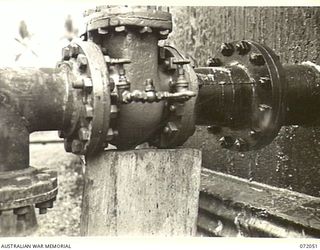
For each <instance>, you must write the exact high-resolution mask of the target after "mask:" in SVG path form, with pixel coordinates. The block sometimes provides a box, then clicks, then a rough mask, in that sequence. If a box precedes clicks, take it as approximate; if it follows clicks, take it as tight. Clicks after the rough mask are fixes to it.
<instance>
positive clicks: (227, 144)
mask: <svg viewBox="0 0 320 250" xmlns="http://www.w3.org/2000/svg"><path fill="white" fill-rule="evenodd" d="M219 142H220V145H221V147H223V148H231V147H232V145H233V144H234V142H235V139H234V138H233V137H231V136H223V137H221V138H220V139H219Z"/></svg>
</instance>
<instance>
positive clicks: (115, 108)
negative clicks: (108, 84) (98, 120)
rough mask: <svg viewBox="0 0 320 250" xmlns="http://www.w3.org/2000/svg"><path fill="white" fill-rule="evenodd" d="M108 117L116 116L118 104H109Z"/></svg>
mask: <svg viewBox="0 0 320 250" xmlns="http://www.w3.org/2000/svg"><path fill="white" fill-rule="evenodd" d="M110 109H111V110H110V118H111V119H113V118H116V117H117V115H118V106H117V105H111V107H110Z"/></svg>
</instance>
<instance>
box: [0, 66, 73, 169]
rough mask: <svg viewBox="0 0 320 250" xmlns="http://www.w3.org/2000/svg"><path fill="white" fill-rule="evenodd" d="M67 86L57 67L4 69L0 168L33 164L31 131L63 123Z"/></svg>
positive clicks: (0, 97) (1, 75)
mask: <svg viewBox="0 0 320 250" xmlns="http://www.w3.org/2000/svg"><path fill="white" fill-rule="evenodd" d="M66 89H67V86H66V82H65V81H64V80H63V78H62V76H61V75H60V74H59V72H57V71H56V70H54V69H29V68H26V69H9V68H5V69H0V114H1V119H0V127H1V130H0V140H1V144H0V171H9V170H17V169H23V168H27V167H29V134H30V133H32V132H34V131H45V130H57V129H60V128H61V127H62V125H63V117H64V112H65V107H66V100H67V91H66Z"/></svg>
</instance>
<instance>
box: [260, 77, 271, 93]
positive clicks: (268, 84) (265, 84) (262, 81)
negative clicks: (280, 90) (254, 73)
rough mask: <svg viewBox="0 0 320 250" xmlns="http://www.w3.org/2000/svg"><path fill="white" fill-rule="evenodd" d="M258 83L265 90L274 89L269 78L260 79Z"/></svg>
mask: <svg viewBox="0 0 320 250" xmlns="http://www.w3.org/2000/svg"><path fill="white" fill-rule="evenodd" d="M258 82H259V86H261V87H262V88H264V89H267V90H270V89H271V88H272V86H271V80H270V78H269V77H260V78H259V81H258Z"/></svg>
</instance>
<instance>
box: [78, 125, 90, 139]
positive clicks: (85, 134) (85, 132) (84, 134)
mask: <svg viewBox="0 0 320 250" xmlns="http://www.w3.org/2000/svg"><path fill="white" fill-rule="evenodd" d="M78 135H79V139H80V140H82V141H88V140H90V136H91V133H90V130H89V129H87V128H80V129H79V131H78Z"/></svg>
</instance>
